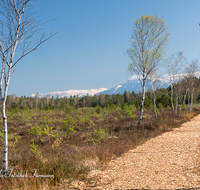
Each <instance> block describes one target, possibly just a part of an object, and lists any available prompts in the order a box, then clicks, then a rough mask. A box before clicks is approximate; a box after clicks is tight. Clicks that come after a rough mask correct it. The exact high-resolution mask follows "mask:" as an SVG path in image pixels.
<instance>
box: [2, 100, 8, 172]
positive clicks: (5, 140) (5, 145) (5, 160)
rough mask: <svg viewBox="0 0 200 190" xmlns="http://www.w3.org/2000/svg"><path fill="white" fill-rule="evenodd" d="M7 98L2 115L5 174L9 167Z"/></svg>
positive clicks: (3, 103)
mask: <svg viewBox="0 0 200 190" xmlns="http://www.w3.org/2000/svg"><path fill="white" fill-rule="evenodd" d="M5 103H6V101H5V99H3V100H2V117H3V131H4V153H3V175H5V174H6V171H7V169H8V130H7V117H6V111H5V107H6V105H5Z"/></svg>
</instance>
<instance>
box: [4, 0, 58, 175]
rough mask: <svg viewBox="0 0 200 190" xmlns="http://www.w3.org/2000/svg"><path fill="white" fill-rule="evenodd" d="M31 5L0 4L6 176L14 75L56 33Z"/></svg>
mask: <svg viewBox="0 0 200 190" xmlns="http://www.w3.org/2000/svg"><path fill="white" fill-rule="evenodd" d="M31 2H32V0H1V1H0V58H1V60H2V61H1V73H0V99H1V103H2V117H3V127H4V156H3V175H5V174H6V171H7V169H8V130H7V117H6V112H5V103H6V98H7V92H8V86H9V82H10V77H11V74H12V72H13V71H14V68H15V66H16V64H17V63H18V62H19V61H20V60H21V59H22V58H24V57H25V56H27V55H28V54H30V53H31V52H33V51H34V50H36V49H37V48H38V47H39V46H40V45H41V44H43V43H44V42H46V41H47V40H48V39H50V38H51V37H53V36H54V35H55V34H56V33H51V34H50V35H47V34H46V31H43V32H42V30H41V28H39V27H40V26H41V24H43V23H42V22H40V21H38V20H36V17H35V13H32V12H31V6H32V4H31ZM35 34H37V35H41V36H40V38H39V40H38V41H33V39H34V37H35ZM19 47H21V48H19ZM16 56H18V57H16Z"/></svg>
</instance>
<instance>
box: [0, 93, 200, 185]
mask: <svg viewBox="0 0 200 190" xmlns="http://www.w3.org/2000/svg"><path fill="white" fill-rule="evenodd" d="M158 92H159V91H158ZM137 95H139V94H137ZM150 95H151V94H150V92H147V100H148V98H149V102H150ZM122 96H123V95H122ZM166 96H167V95H166ZM158 97H159V96H158ZM158 100H159V98H158ZM160 100H162V99H160ZM134 101H136V100H134V99H133V100H131V101H129V102H123V103H122V104H121V105H118V104H111V103H110V104H107V105H106V104H105V105H104V106H103V105H98V104H97V106H96V107H87V108H74V109H70V110H68V111H67V112H66V108H55V107H52V108H48V109H46V108H45V109H18V108H7V113H8V121H9V123H8V124H9V125H8V134H9V136H8V137H9V145H10V151H9V168H12V169H14V170H15V171H16V172H19V171H20V170H23V171H25V170H27V169H28V170H30V168H36V169H38V171H39V173H41V174H46V175H54V176H55V177H54V178H53V179H52V181H51V182H49V185H50V186H51V185H53V186H55V185H56V186H59V185H60V184H64V183H65V186H66V185H68V183H70V182H71V181H73V180H75V179H79V180H86V175H87V173H88V172H89V171H90V170H93V169H102V168H104V167H105V166H106V164H107V163H108V162H109V161H110V160H111V158H113V157H118V156H120V155H121V154H123V153H124V152H126V151H128V150H129V149H132V148H134V147H135V146H137V145H138V144H141V143H143V142H145V141H146V140H147V139H149V138H152V137H155V136H156V135H159V134H161V133H163V132H166V131H169V130H172V128H173V127H178V126H180V124H181V123H183V122H185V121H188V120H189V119H191V118H192V117H194V116H195V115H197V114H198V113H199V112H200V109H199V108H198V107H196V108H194V111H192V112H189V110H188V108H187V106H186V108H184V109H182V110H181V111H180V112H178V114H174V113H173V112H172V111H171V110H170V109H168V108H169V105H168V104H166V105H163V104H162V103H161V101H160V102H159V104H158V108H157V113H158V117H157V118H155V117H154V112H153V107H152V106H151V103H149V102H148V101H147V102H146V105H145V107H146V111H145V113H144V117H143V119H142V123H141V128H140V129H138V128H137V119H138V107H137V104H136V105H135V104H133V102H134ZM165 103H166V102H165ZM1 125H2V124H1ZM2 135H3V133H2V131H1V132H0V136H1V141H0V143H1V145H2V143H3V136H2ZM0 151H1V154H0V155H1V156H0V159H2V160H3V157H2V155H3V154H2V152H3V147H2V146H1V149H0ZM94 160H95V161H94ZM86 161H87V164H85V162H86ZM24 180H25V179H24ZM64 180H65V181H66V180H67V184H66V182H64ZM16 183H17V182H16ZM24 183H27V182H24ZM33 183H37V182H33ZM0 184H3V182H2V181H1V180H0Z"/></svg>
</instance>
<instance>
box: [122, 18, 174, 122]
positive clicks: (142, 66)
mask: <svg viewBox="0 0 200 190" xmlns="http://www.w3.org/2000/svg"><path fill="white" fill-rule="evenodd" d="M169 36H170V33H169V32H168V26H167V25H166V24H165V21H164V20H163V19H162V18H160V17H159V16H152V15H142V16H141V18H139V19H137V20H136V22H135V24H134V26H133V34H132V36H131V38H132V41H131V48H129V49H128V50H127V51H126V52H127V54H128V56H129V57H130V58H131V60H132V63H130V64H129V68H128V72H129V73H131V74H136V75H138V76H139V77H138V78H139V80H140V83H141V86H142V100H141V104H140V114H139V117H138V125H140V121H141V119H142V115H143V106H144V100H145V83H146V80H147V77H148V76H149V75H150V74H152V73H155V72H156V71H157V70H158V68H159V66H160V65H161V61H162V59H163V58H164V55H165V47H166V44H167V43H168V42H169Z"/></svg>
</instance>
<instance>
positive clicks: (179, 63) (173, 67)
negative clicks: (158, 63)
mask: <svg viewBox="0 0 200 190" xmlns="http://www.w3.org/2000/svg"><path fill="white" fill-rule="evenodd" d="M185 63H186V58H185V57H184V56H183V52H182V51H178V52H177V53H176V54H173V55H172V56H171V57H170V59H169V63H168V65H167V67H168V74H169V80H170V86H171V104H172V110H173V111H174V104H173V93H174V85H175V84H176V83H177V82H178V81H179V79H180V76H179V75H180V73H181V72H182V71H183V67H184V64H185ZM175 91H176V107H175V112H177V104H178V100H177V97H178V91H177V88H175Z"/></svg>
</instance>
